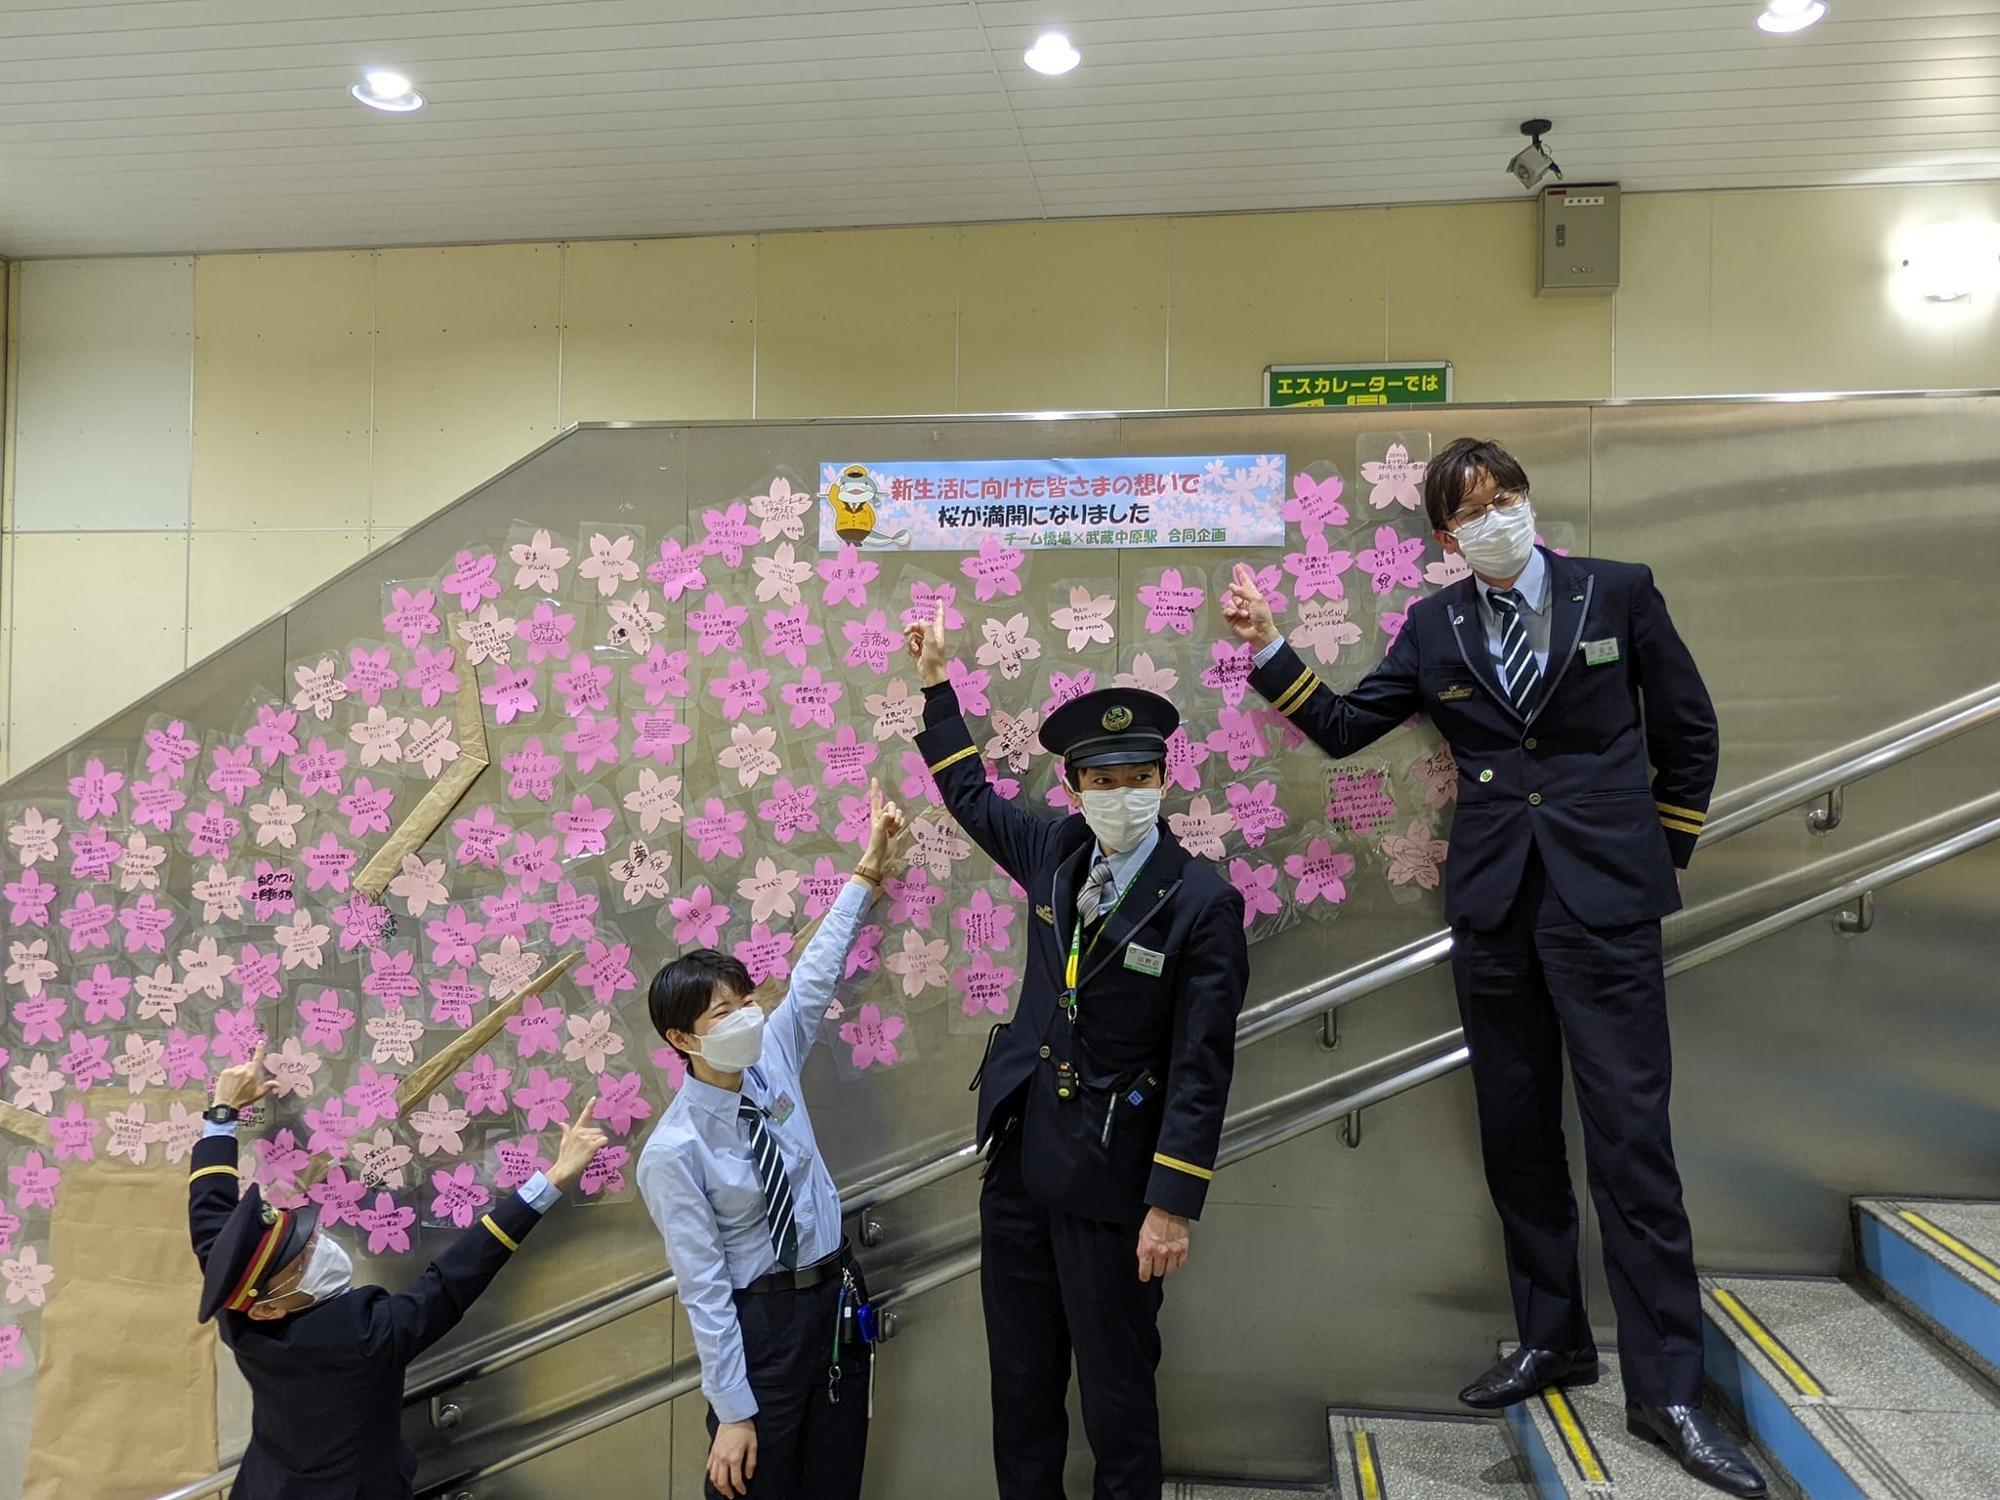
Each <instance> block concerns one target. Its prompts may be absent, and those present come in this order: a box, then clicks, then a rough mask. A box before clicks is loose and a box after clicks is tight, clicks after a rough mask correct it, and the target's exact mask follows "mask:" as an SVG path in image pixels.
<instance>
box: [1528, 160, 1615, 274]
mask: <svg viewBox="0 0 2000 1500" xmlns="http://www.w3.org/2000/svg"><path fill="white" fill-rule="evenodd" d="M1538 266H1539V279H1538V282H1537V285H1536V287H1535V290H1536V292H1537V293H1539V294H1540V295H1541V296H1544V297H1608V296H1610V295H1611V294H1612V293H1613V292H1615V291H1617V290H1618V184H1617V183H1615V182H1605V183H1595V184H1586V185H1582V186H1578V185H1574V184H1572V185H1566V186H1563V187H1552V188H1543V189H1542V253H1541V256H1540V258H1539V260H1538Z"/></svg>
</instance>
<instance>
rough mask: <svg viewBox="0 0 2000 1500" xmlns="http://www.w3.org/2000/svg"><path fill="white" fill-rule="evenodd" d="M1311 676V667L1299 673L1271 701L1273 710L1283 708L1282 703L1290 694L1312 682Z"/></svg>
mask: <svg viewBox="0 0 2000 1500" xmlns="http://www.w3.org/2000/svg"><path fill="white" fill-rule="evenodd" d="M1312 675H1313V669H1312V668H1311V667H1307V668H1306V669H1305V670H1304V671H1302V672H1301V673H1299V675H1298V676H1296V677H1294V678H1293V679H1292V680H1291V682H1290V684H1288V685H1287V686H1286V688H1285V690H1284V691H1283V692H1282V693H1280V694H1278V696H1277V697H1275V698H1273V699H1272V700H1271V706H1272V707H1274V708H1282V707H1284V703H1285V700H1286V699H1287V698H1289V697H1291V696H1292V694H1294V693H1296V692H1297V691H1298V690H1299V689H1300V688H1302V687H1304V686H1305V685H1306V684H1307V683H1308V682H1311V681H1312Z"/></svg>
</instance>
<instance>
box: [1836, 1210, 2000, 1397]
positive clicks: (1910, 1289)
mask: <svg viewBox="0 0 2000 1500" xmlns="http://www.w3.org/2000/svg"><path fill="white" fill-rule="evenodd" d="M1854 1223H1855V1230H1856V1238H1857V1239H1858V1240H1859V1242H1860V1245H1861V1264H1862V1268H1863V1269H1864V1270H1865V1271H1866V1272H1867V1275H1868V1279H1869V1281H1870V1283H1871V1284H1873V1286H1874V1287H1875V1288H1876V1290H1877V1291H1880V1292H1881V1293H1883V1294H1884V1295H1885V1296H1887V1297H1888V1298H1889V1300H1890V1301H1891V1302H1893V1303H1895V1304H1896V1306H1897V1307H1899V1308H1901V1309H1902V1310H1903V1311H1904V1312H1905V1313H1907V1314H1908V1315H1909V1316H1910V1317H1912V1318H1914V1319H1916V1321H1917V1322H1919V1323H1921V1324H1923V1325H1924V1327H1925V1328H1927V1329H1928V1330H1930V1332H1931V1333H1933V1334H1934V1335H1936V1336H1937V1337H1938V1338H1940V1339H1942V1340H1943V1341H1944V1342H1945V1343H1947V1344H1949V1345H1951V1347H1952V1348H1953V1349H1955V1350H1957V1351H1958V1353H1959V1354H1960V1355H1962V1356H1964V1357H1965V1358H1966V1359H1968V1360H1970V1361H1972V1363H1973V1364H1975V1365H1977V1366H1978V1367H1979V1368H1980V1369H1981V1370H1982V1371H1983V1372H1984V1373H1985V1374H1986V1376H1987V1378H1988V1379H1990V1380H1994V1381H1996V1382H2000V1203H1961V1202H1951V1201H1946V1200H1939V1199H1923V1198H1896V1199H1890V1198H1861V1199H1857V1200H1856V1201H1855V1204H1854Z"/></svg>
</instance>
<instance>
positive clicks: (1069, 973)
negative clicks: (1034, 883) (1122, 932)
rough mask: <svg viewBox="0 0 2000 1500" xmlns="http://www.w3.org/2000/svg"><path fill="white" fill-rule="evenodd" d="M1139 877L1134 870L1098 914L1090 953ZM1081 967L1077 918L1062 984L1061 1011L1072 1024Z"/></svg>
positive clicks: (1080, 920) (1080, 922) (1079, 920)
mask: <svg viewBox="0 0 2000 1500" xmlns="http://www.w3.org/2000/svg"><path fill="white" fill-rule="evenodd" d="M1140 868H1141V870H1142V869H1143V868H1144V866H1141V867H1140ZM1139 875H1140V870H1134V871H1133V872H1132V874H1131V877H1130V878H1129V879H1127V880H1126V882H1125V884H1124V886H1123V888H1122V889H1120V891H1119V892H1118V895H1117V897H1116V898H1115V899H1114V900H1113V901H1112V903H1111V905H1109V906H1108V907H1106V908H1104V910H1102V911H1100V912H1099V913H1098V923H1097V937H1094V938H1092V939H1091V940H1090V951H1091V952H1092V953H1095V952H1096V951H1097V941H1098V938H1101V937H1103V936H1104V928H1105V925H1106V924H1107V923H1109V922H1110V920H1111V915H1112V913H1113V912H1115V911H1117V910H1118V908H1119V907H1120V906H1122V905H1123V904H1124V901H1125V897H1126V895H1127V894H1128V893H1129V892H1130V891H1131V889H1132V887H1133V886H1135V885H1137V884H1138V883H1139ZM1082 967H1083V918H1082V917H1081V916H1078V917H1077V919H1076V927H1075V929H1074V930H1072V931H1071V933H1070V935H1069V963H1068V964H1067V965H1066V966H1065V967H1064V969H1063V983H1064V984H1065V985H1067V986H1068V989H1067V990H1066V991H1065V993H1064V995H1063V1009H1064V1010H1066V1011H1068V1012H1069V1018H1070V1020H1071V1022H1072V1023H1074V1022H1075V1020H1076V986H1077V980H1076V976H1077V974H1078V972H1079V971H1080V970H1081V969H1082Z"/></svg>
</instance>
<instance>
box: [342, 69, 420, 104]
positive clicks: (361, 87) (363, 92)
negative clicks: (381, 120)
mask: <svg viewBox="0 0 2000 1500" xmlns="http://www.w3.org/2000/svg"><path fill="white" fill-rule="evenodd" d="M347 92H348V93H350V94H352V95H353V96H354V97H355V98H356V99H358V100H360V101H361V102H362V103H363V104H365V105H367V106H368V107H369V108H370V109H379V110H384V111H386V112H387V113H389V114H392V115H406V114H409V113H410V112H411V111H412V110H419V109H422V108H423V107H424V96H423V95H422V94H420V93H418V92H417V91H416V90H415V89H414V88H412V87H411V86H410V80H409V79H407V78H405V77H404V76H403V75H402V74H401V73H392V72H390V71H389V70H388V69H387V68H370V69H369V70H368V71H367V72H366V73H364V74H362V75H361V81H360V82H359V83H356V84H351V85H349V87H348V90H347Z"/></svg>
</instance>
